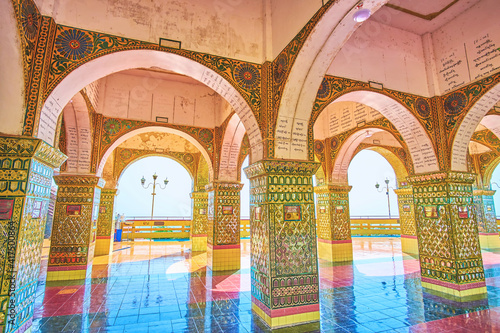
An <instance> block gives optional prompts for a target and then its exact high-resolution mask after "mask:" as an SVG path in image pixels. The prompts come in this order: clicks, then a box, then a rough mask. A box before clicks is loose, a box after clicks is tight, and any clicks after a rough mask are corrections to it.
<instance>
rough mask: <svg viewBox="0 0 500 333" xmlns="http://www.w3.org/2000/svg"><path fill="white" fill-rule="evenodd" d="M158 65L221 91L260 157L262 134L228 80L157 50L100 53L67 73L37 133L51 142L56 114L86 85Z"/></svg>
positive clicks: (46, 106) (48, 103) (51, 97)
mask: <svg viewBox="0 0 500 333" xmlns="http://www.w3.org/2000/svg"><path fill="white" fill-rule="evenodd" d="M152 67H154V68H161V69H164V70H168V71H172V72H175V73H177V74H182V75H186V76H189V77H191V78H193V79H195V80H198V81H199V82H201V83H203V84H206V85H207V86H209V87H210V88H211V89H213V90H214V91H216V92H217V93H218V94H220V95H221V96H222V97H223V98H224V99H225V100H226V101H227V102H228V103H229V104H230V105H231V107H232V108H233V109H234V110H235V112H236V113H237V114H238V116H239V118H240V119H241V121H242V122H243V124H244V126H245V128H246V130H247V133H248V137H249V140H250V145H251V149H252V156H253V158H254V159H255V160H256V161H257V160H259V159H261V158H262V154H263V151H262V136H261V132H260V129H259V126H258V123H257V120H256V118H255V115H254V114H253V111H252V109H251V108H250V106H249V105H248V103H247V102H246V101H245V99H244V98H243V97H242V96H241V94H240V93H239V92H238V91H237V90H236V88H234V87H233V86H232V85H231V84H230V83H229V82H228V81H227V80H225V79H224V78H223V77H222V76H220V75H219V74H218V73H216V72H215V71H213V70H211V69H209V68H208V67H206V66H203V65H202V64H200V63H198V62H196V61H194V60H191V59H188V58H185V57H182V56H180V55H177V54H172V53H168V52H162V51H156V50H144V49H142V50H127V51H119V52H114V53H110V54H107V55H103V56H100V57H98V58H96V59H93V60H91V61H89V62H86V63H84V64H83V65H81V66H79V67H78V68H76V69H75V70H74V71H72V72H71V73H69V74H68V75H67V76H66V77H65V78H64V79H63V80H62V81H61V82H60V83H59V84H58V85H57V86H56V88H55V89H54V90H53V91H52V93H51V94H50V95H49V96H48V98H47V100H46V101H45V104H44V106H43V108H42V111H41V114H40V121H39V126H38V129H37V134H36V136H37V137H38V138H41V139H43V140H45V141H47V142H48V143H49V144H53V143H54V135H55V133H56V124H57V117H58V116H59V114H60V113H61V111H62V108H63V107H64V106H65V105H66V104H67V103H68V101H69V100H70V99H71V97H72V96H74V95H75V94H76V93H77V92H78V91H80V90H81V89H82V88H83V87H85V86H86V85H88V84H90V83H92V82H94V81H96V80H98V79H100V78H103V77H105V76H107V75H110V74H112V73H116V72H119V71H123V70H127V69H133V68H152Z"/></svg>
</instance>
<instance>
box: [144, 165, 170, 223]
mask: <svg viewBox="0 0 500 333" xmlns="http://www.w3.org/2000/svg"><path fill="white" fill-rule="evenodd" d="M156 178H158V176H157V175H156V172H155V174H154V175H153V182H152V183H149V184H148V185H147V186H144V184H145V183H146V179H145V178H144V176H142V179H141V185H142V187H144V188H146V189H147V188H149V187H150V186H151V185H153V193H151V195H152V196H153V201H152V204H151V220H152V219H153V212H154V209H155V195H156V185H158V186H159V187H160V188H161V189H162V190H164V189H166V188H167V184H168V179H167V178H166V177H165V180H164V181H163V183H164V184H165V186H163V187H162V186H161V184H159V183H157V182H156Z"/></svg>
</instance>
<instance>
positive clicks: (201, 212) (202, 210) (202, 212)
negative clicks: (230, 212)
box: [198, 208, 207, 215]
mask: <svg viewBox="0 0 500 333" xmlns="http://www.w3.org/2000/svg"><path fill="white" fill-rule="evenodd" d="M198 214H200V215H207V210H206V209H205V208H200V209H199V210H198Z"/></svg>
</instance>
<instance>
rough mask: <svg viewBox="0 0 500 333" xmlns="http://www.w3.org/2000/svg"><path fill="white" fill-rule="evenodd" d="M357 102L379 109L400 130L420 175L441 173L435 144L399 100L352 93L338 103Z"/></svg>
mask: <svg viewBox="0 0 500 333" xmlns="http://www.w3.org/2000/svg"><path fill="white" fill-rule="evenodd" d="M348 101H349V102H356V103H361V104H365V105H367V106H369V107H371V108H372V109H375V110H377V111H378V112H380V114H382V115H383V116H384V117H386V118H387V119H388V120H389V121H390V122H391V123H392V124H393V125H394V127H396V129H397V130H398V132H399V133H400V134H401V136H402V137H403V140H404V141H405V144H406V145H407V147H408V151H409V152H410V156H411V159H412V163H413V166H414V171H415V173H416V174H420V173H427V172H435V171H439V164H438V159H437V156H436V152H435V150H434V145H433V144H432V141H431V139H430V138H429V136H428V135H427V132H426V131H425V129H424V128H423V126H422V124H420V122H419V121H418V119H417V118H416V117H415V116H414V115H413V114H412V113H411V112H410V110H408V109H407V108H406V107H405V106H403V105H402V104H401V103H399V102H398V101H396V100H394V99H392V98H390V97H389V96H386V95H384V94H380V93H377V92H373V91H365V90H359V91H352V92H349V93H346V94H344V95H342V96H340V97H339V98H337V99H336V100H335V101H334V102H348Z"/></svg>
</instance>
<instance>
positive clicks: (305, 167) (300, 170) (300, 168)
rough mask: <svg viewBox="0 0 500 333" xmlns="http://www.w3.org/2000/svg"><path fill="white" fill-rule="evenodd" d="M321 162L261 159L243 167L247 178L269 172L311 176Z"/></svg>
mask: <svg viewBox="0 0 500 333" xmlns="http://www.w3.org/2000/svg"><path fill="white" fill-rule="evenodd" d="M320 165H321V164H320V163H318V162H309V161H296V160H261V161H258V162H255V163H254V164H252V165H249V166H248V167H246V168H245V170H244V171H245V174H246V175H247V177H248V178H254V177H257V176H262V175H269V174H277V175H282V174H291V175H294V176H312V175H314V174H315V173H316V171H317V170H318V168H319V166H320Z"/></svg>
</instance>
